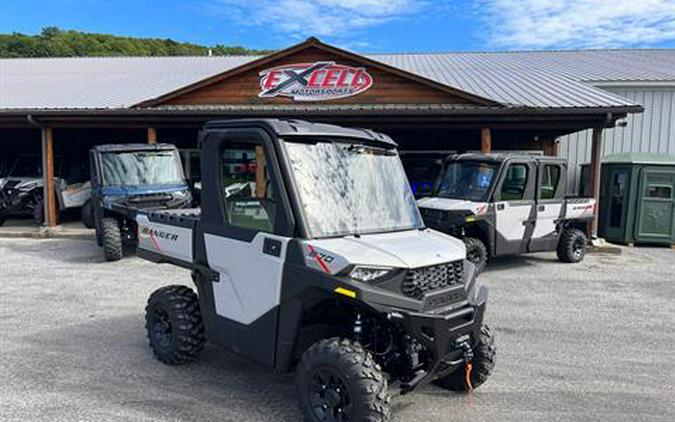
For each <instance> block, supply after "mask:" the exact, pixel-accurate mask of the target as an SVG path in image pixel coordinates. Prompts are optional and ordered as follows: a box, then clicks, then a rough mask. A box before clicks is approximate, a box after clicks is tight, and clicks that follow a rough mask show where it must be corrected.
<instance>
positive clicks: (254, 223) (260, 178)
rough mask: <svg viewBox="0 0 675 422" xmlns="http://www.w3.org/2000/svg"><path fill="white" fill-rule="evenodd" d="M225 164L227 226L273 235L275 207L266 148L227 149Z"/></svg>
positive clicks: (260, 146)
mask: <svg viewBox="0 0 675 422" xmlns="http://www.w3.org/2000/svg"><path fill="white" fill-rule="evenodd" d="M222 164H223V191H224V198H225V215H226V218H227V223H228V224H229V225H231V226H235V227H241V228H246V229H251V230H256V231H264V232H269V233H271V232H274V216H275V215H276V213H275V209H276V206H275V201H274V194H273V192H272V185H271V182H270V179H269V174H268V171H267V165H266V160H265V149H264V147H263V145H262V144H255V143H250V144H239V145H228V146H227V147H226V148H225V149H224V150H223V154H222Z"/></svg>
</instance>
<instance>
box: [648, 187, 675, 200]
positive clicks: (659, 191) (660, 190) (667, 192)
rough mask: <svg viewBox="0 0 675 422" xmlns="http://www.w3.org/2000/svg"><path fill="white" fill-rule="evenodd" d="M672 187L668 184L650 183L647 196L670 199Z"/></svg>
mask: <svg viewBox="0 0 675 422" xmlns="http://www.w3.org/2000/svg"><path fill="white" fill-rule="evenodd" d="M671 195H672V187H671V186H666V185H649V186H648V187H647V198H657V199H670V198H671V197H672V196H671Z"/></svg>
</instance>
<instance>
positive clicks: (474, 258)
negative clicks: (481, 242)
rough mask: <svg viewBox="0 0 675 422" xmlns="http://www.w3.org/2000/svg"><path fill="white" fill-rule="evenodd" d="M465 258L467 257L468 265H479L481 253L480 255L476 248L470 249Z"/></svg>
mask: <svg viewBox="0 0 675 422" xmlns="http://www.w3.org/2000/svg"><path fill="white" fill-rule="evenodd" d="M466 257H467V259H468V260H469V262H470V263H472V264H474V265H478V264H480V261H481V253H480V251H479V250H478V248H472V249H469V250H468V251H467V252H466Z"/></svg>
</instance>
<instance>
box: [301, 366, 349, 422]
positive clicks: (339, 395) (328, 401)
mask: <svg viewBox="0 0 675 422" xmlns="http://www.w3.org/2000/svg"><path fill="white" fill-rule="evenodd" d="M309 405H310V407H311V409H312V413H313V414H314V416H315V417H316V420H319V421H327V422H330V421H336V422H346V421H349V420H350V419H349V418H350V413H351V409H352V407H351V399H350V396H349V390H347V387H346V384H345V382H344V380H343V379H342V377H340V376H339V375H338V374H337V373H335V372H334V371H333V370H331V369H328V368H322V369H319V370H318V371H316V372H315V373H314V375H313V376H312V377H311V379H310V386H309Z"/></svg>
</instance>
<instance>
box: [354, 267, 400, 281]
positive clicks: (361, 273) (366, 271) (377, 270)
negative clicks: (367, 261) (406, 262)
mask: <svg viewBox="0 0 675 422" xmlns="http://www.w3.org/2000/svg"><path fill="white" fill-rule="evenodd" d="M392 270H393V268H388V267H368V266H363V265H357V266H355V267H354V268H353V269H352V270H351V271H350V272H349V277H351V278H352V279H354V280H357V281H362V282H364V283H367V282H369V281H373V280H376V279H378V278H380V277H384V276H385V275H387V274H389V273H390V272H391V271H392Z"/></svg>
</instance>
